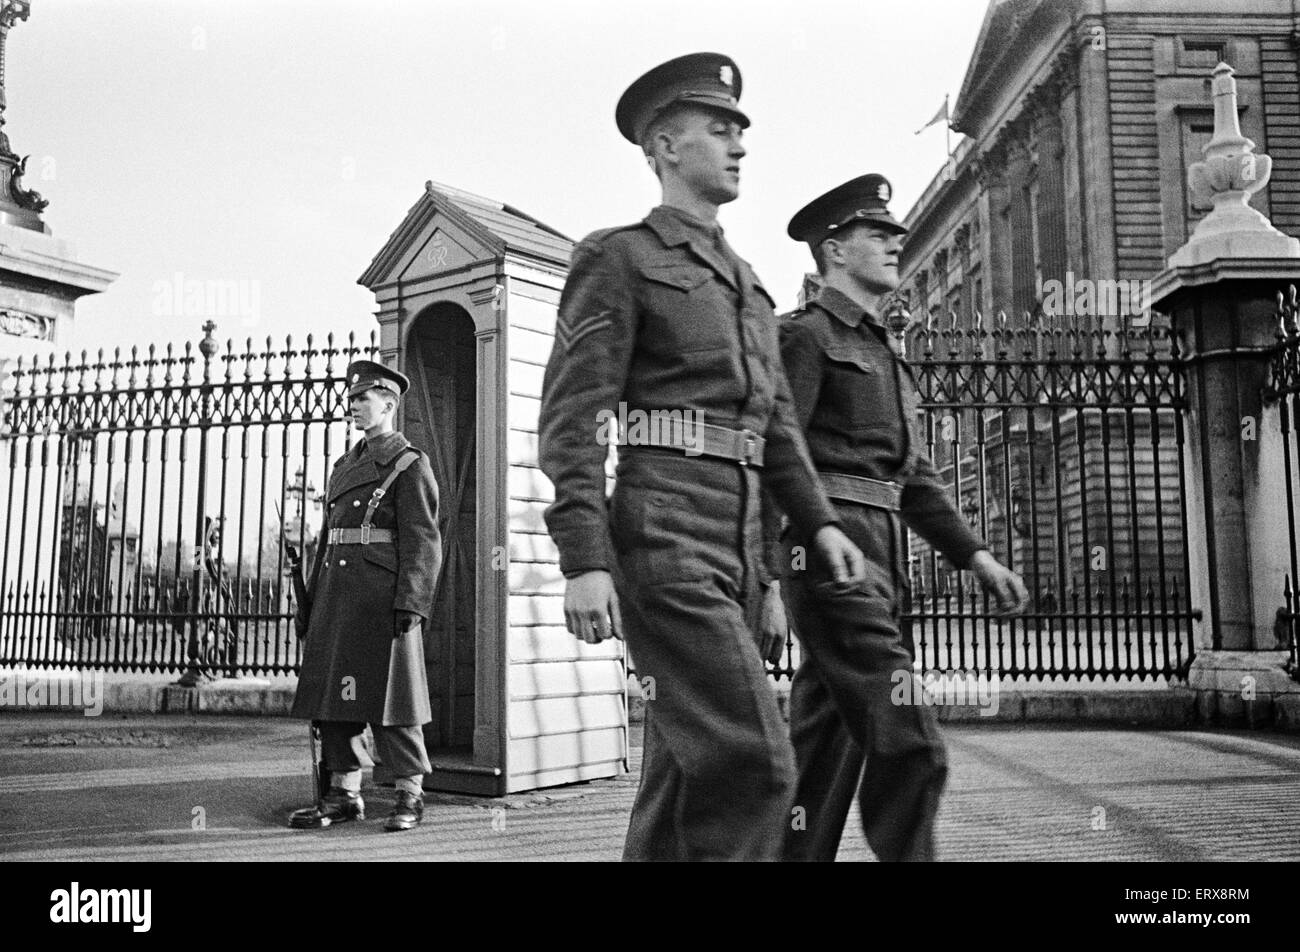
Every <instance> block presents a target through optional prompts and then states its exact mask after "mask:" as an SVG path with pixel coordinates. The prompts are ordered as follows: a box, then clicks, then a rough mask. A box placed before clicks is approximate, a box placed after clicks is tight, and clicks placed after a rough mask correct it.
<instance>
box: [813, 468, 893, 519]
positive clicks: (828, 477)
mask: <svg viewBox="0 0 1300 952" xmlns="http://www.w3.org/2000/svg"><path fill="white" fill-rule="evenodd" d="M819 475H820V476H821V479H822V487H823V488H824V489H825V490H826V495H827V496H829V497H830V498H832V499H839V500H842V501H844V502H856V503H861V504H862V505H864V506H875V507H876V508H877V509H888V510H889V511H890V512H898V511H899V509H900V508H901V506H902V499H903V487H902V485H901V484H900V483H895V482H889V481H886V480H883V479H868V478H867V477H866V476H849V475H848V474H847V473H820V474H819Z"/></svg>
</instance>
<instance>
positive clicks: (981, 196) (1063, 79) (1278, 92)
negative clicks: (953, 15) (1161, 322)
mask: <svg viewBox="0 0 1300 952" xmlns="http://www.w3.org/2000/svg"><path fill="white" fill-rule="evenodd" d="M1298 44H1300V12H1298V11H1297V8H1296V6H1295V5H1294V4H1293V2H1292V0H1233V2H1232V3H1231V4H1225V3H1222V2H1218V0H992V2H990V4H989V8H988V12H987V14H986V16H985V20H984V23H983V26H982V29H981V32H980V36H979V39H978V40H977V43H976V47H975V51H974V54H973V55H972V57H971V61H970V64H969V66H968V69H967V72H966V77H965V80H964V81H963V84H962V88H961V92H960V94H959V96H958V99H957V103H956V107H955V109H954V112H953V116H952V126H953V128H954V129H955V130H956V131H958V132H960V133H963V134H964V135H965V138H963V139H962V140H961V141H960V143H959V145H958V147H957V150H956V153H955V155H954V157H953V161H952V162H950V163H949V164H948V165H947V167H946V168H945V169H943V170H941V171H940V172H939V173H938V174H937V175H936V176H935V178H934V179H933V180H932V182H931V183H930V185H929V186H928V187H927V188H926V190H925V192H924V194H923V195H922V196H921V198H920V199H919V200H918V201H917V203H916V204H915V205H914V206H913V207H912V209H911V210H910V211H909V212H908V214H907V217H906V219H905V223H906V224H907V226H908V228H909V229H911V233H910V235H909V237H908V242H907V245H906V247H905V249H904V251H903V260H902V268H901V272H900V273H901V276H902V279H903V285H902V290H903V292H904V294H905V295H906V299H907V300H908V302H909V304H910V310H911V312H912V314H913V317H914V318H919V319H924V318H927V317H930V316H934V317H938V316H940V315H942V316H943V317H944V318H945V320H947V319H949V316H950V315H953V314H955V315H956V318H957V321H958V322H959V326H969V325H970V322H971V321H972V319H973V314H974V312H975V311H976V310H979V311H980V312H982V313H983V314H984V315H992V314H996V312H997V311H999V310H1004V311H1005V312H1006V313H1007V314H1008V315H1009V316H1012V319H1013V320H1014V319H1015V318H1016V317H1019V316H1021V315H1023V314H1024V313H1025V312H1031V313H1032V312H1036V311H1037V310H1038V308H1039V306H1040V304H1044V303H1045V304H1046V307H1045V310H1047V311H1048V312H1049V313H1050V312H1052V311H1053V310H1055V312H1056V313H1058V314H1062V315H1063V316H1065V317H1071V316H1076V314H1077V312H1078V311H1083V312H1085V313H1082V314H1077V317H1078V318H1079V319H1080V321H1081V322H1084V326H1093V327H1096V326H1113V325H1114V324H1115V322H1116V319H1117V318H1119V317H1121V316H1124V315H1128V316H1132V315H1139V321H1140V320H1141V316H1142V315H1144V314H1145V312H1146V310H1147V305H1148V304H1149V301H1147V300H1145V299H1144V296H1143V294H1142V289H1143V288H1144V287H1145V286H1144V285H1143V284H1142V282H1144V281H1147V280H1149V279H1150V278H1151V277H1153V276H1154V275H1155V274H1156V272H1158V271H1160V270H1161V269H1162V268H1163V267H1164V266H1165V262H1166V259H1167V258H1168V257H1169V256H1170V255H1171V254H1173V252H1174V251H1175V250H1177V249H1178V248H1179V247H1181V246H1182V245H1183V244H1184V243H1185V242H1186V240H1187V238H1188V236H1189V234H1190V233H1191V231H1192V229H1193V228H1194V227H1195V225H1196V223H1197V222H1198V221H1199V220H1200V219H1201V218H1202V217H1203V216H1204V215H1205V213H1206V211H1208V209H1206V208H1197V207H1195V206H1194V205H1193V204H1192V200H1191V199H1190V198H1189V197H1188V191H1187V188H1186V181H1187V169H1188V167H1189V166H1191V164H1192V163H1194V162H1196V161H1198V160H1199V159H1200V157H1201V146H1203V145H1204V144H1205V142H1207V141H1208V140H1209V138H1210V135H1211V133H1212V131H1213V119H1214V115H1213V106H1212V105H1211V100H1210V96H1209V77H1210V72H1211V70H1213V69H1214V67H1215V66H1216V65H1217V64H1218V63H1219V62H1221V61H1222V62H1227V63H1228V64H1229V65H1230V66H1232V67H1233V68H1234V69H1235V71H1236V80H1237V87H1238V91H1239V112H1240V118H1241V126H1242V132H1243V134H1244V135H1246V136H1247V137H1249V138H1251V139H1253V140H1254V141H1255V143H1256V145H1257V147H1258V148H1259V150H1260V151H1262V152H1267V153H1268V154H1269V155H1271V156H1272V157H1273V162H1274V167H1273V176H1272V180H1271V182H1270V183H1269V185H1268V187H1267V188H1266V189H1264V190H1263V191H1261V192H1259V193H1258V194H1257V195H1256V196H1255V198H1254V200H1253V202H1252V204H1253V205H1254V207H1256V208H1257V209H1258V210H1259V211H1261V212H1263V213H1264V214H1265V215H1267V216H1268V217H1269V218H1271V219H1272V221H1273V223H1274V224H1275V225H1276V227H1277V228H1278V229H1279V230H1281V231H1282V232H1284V233H1286V234H1289V235H1300V60H1298V58H1297V48H1298ZM1076 305H1078V306H1077V307H1076ZM915 340H916V327H915V326H914V327H913V329H912V332H911V341H910V343H909V347H914V346H915Z"/></svg>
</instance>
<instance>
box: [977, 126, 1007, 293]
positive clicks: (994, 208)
mask: <svg viewBox="0 0 1300 952" xmlns="http://www.w3.org/2000/svg"><path fill="white" fill-rule="evenodd" d="M976 175H977V177H978V180H979V184H980V215H981V216H983V219H984V221H983V227H982V228H981V229H980V234H981V236H982V241H983V247H982V248H981V249H980V258H981V259H982V260H983V261H984V275H985V277H984V286H985V291H984V298H985V299H984V300H983V301H981V302H979V304H980V307H982V308H985V309H987V310H990V311H996V309H997V308H1005V307H1007V306H1008V305H1009V304H1010V301H1011V227H1010V222H1009V217H1008V215H1007V209H1008V204H1009V201H1010V195H1009V194H1008V189H1007V176H1006V150H1005V149H1004V148H1002V147H1001V146H994V147H993V148H992V149H990V150H989V151H988V152H985V153H984V154H983V155H981V156H980V158H979V162H978V165H977V168H976Z"/></svg>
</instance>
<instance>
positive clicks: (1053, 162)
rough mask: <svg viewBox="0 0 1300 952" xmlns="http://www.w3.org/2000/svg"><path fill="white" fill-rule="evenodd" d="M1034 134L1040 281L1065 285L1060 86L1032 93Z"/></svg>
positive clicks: (1053, 84) (1049, 85)
mask: <svg viewBox="0 0 1300 952" xmlns="http://www.w3.org/2000/svg"><path fill="white" fill-rule="evenodd" d="M1034 99H1035V105H1036V108H1035V110H1034V119H1035V123H1034V133H1035V138H1036V139H1037V140H1038V148H1037V153H1038V258H1039V264H1040V267H1041V271H1042V275H1043V280H1044V281H1047V280H1052V279H1055V280H1057V281H1062V282H1064V281H1065V269H1066V246H1065V167H1064V163H1063V160H1064V156H1063V155H1062V153H1063V151H1064V146H1063V144H1062V135H1061V115H1060V109H1061V97H1060V84H1059V83H1057V82H1055V81H1049V82H1047V83H1044V84H1043V85H1042V86H1041V87H1039V88H1038V90H1036V92H1035V97H1034Z"/></svg>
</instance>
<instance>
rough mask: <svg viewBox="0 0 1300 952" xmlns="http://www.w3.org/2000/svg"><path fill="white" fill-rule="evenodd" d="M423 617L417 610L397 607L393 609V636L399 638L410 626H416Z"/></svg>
mask: <svg viewBox="0 0 1300 952" xmlns="http://www.w3.org/2000/svg"><path fill="white" fill-rule="evenodd" d="M423 621H424V617H423V616H422V615H420V613H419V612H412V611H407V610H405V609H403V608H398V609H395V610H394V611H393V637H394V638H400V637H401V636H402V635H404V634H406V633H407V632H408V631H410V630H411V629H412V628H418V627H419V626H420V623H421V622H423Z"/></svg>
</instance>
